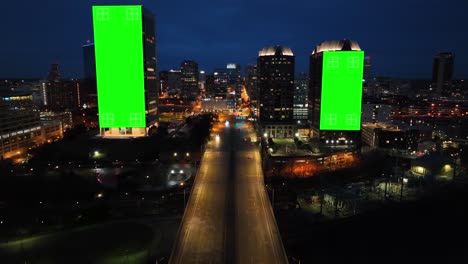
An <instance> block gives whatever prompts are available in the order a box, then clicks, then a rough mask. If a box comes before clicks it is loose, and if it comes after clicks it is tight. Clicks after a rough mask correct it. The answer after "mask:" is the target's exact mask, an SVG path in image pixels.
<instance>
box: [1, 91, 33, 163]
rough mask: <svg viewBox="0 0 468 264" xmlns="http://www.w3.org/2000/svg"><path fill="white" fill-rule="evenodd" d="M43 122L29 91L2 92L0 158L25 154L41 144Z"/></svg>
mask: <svg viewBox="0 0 468 264" xmlns="http://www.w3.org/2000/svg"><path fill="white" fill-rule="evenodd" d="M40 136H41V123H40V119H39V111H36V110H34V109H33V96H32V94H31V93H28V92H11V91H3V92H1V93H0V159H7V158H11V157H14V156H16V155H20V154H24V153H25V152H26V151H27V150H28V149H29V148H30V147H33V146H35V145H39V144H40V142H39V140H40Z"/></svg>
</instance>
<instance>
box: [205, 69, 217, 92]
mask: <svg viewBox="0 0 468 264" xmlns="http://www.w3.org/2000/svg"><path fill="white" fill-rule="evenodd" d="M214 80H215V79H214V75H213V74H206V75H205V89H206V95H207V96H209V97H215V83H214Z"/></svg>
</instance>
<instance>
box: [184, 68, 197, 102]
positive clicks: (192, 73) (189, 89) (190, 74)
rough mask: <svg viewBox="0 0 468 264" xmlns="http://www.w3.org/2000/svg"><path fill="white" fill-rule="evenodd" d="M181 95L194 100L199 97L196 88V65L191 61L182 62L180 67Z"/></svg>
mask: <svg viewBox="0 0 468 264" xmlns="http://www.w3.org/2000/svg"><path fill="white" fill-rule="evenodd" d="M180 72H181V77H180V79H181V85H182V94H183V95H184V96H186V97H187V98H188V99H191V100H195V99H196V98H197V97H198V96H199V95H200V88H199V86H198V75H199V71H198V64H197V63H196V62H194V61H191V60H186V61H183V62H182V63H181V65H180Z"/></svg>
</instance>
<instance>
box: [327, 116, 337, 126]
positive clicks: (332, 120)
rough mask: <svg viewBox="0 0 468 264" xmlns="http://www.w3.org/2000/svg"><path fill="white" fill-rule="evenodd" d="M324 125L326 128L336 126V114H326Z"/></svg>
mask: <svg viewBox="0 0 468 264" xmlns="http://www.w3.org/2000/svg"><path fill="white" fill-rule="evenodd" d="M325 125H327V126H336V114H326V115H325Z"/></svg>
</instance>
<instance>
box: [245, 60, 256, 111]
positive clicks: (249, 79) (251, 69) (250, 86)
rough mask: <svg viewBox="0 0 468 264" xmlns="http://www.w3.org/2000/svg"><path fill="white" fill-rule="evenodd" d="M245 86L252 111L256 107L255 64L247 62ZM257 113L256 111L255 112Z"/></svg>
mask: <svg viewBox="0 0 468 264" xmlns="http://www.w3.org/2000/svg"><path fill="white" fill-rule="evenodd" d="M245 88H246V89H247V94H248V95H249V97H250V102H251V103H252V106H253V107H254V111H256V110H257V109H258V88H257V64H249V65H247V68H246V69H245ZM255 114H257V113H255Z"/></svg>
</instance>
